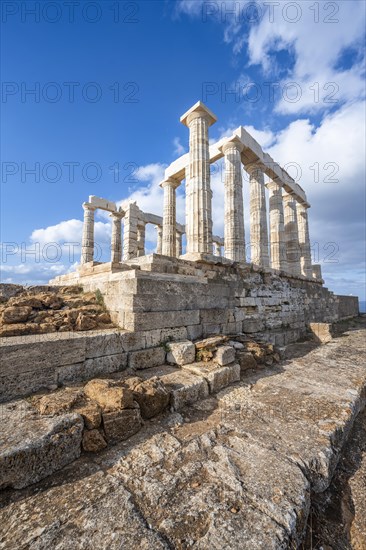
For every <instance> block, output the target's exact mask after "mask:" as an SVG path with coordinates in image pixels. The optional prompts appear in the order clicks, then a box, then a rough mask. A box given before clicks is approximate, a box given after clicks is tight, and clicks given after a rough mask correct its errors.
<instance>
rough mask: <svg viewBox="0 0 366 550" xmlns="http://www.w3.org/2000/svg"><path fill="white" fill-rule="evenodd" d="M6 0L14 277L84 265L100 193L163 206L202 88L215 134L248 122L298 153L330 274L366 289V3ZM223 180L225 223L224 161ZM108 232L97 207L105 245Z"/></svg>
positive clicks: (5, 128) (6, 139)
mask: <svg viewBox="0 0 366 550" xmlns="http://www.w3.org/2000/svg"><path fill="white" fill-rule="evenodd" d="M1 7H2V33H1V42H2V43H1V46H2V48H1V51H2V54H1V55H2V59H1V67H2V98H1V100H2V103H1V111H2V112H1V114H2V133H1V157H2V181H1V186H2V192H1V198H2V200H1V214H2V226H1V240H2V242H3V245H2V268H1V270H2V271H1V277H2V281H4V282H23V283H36V282H44V281H48V280H49V279H50V278H51V277H53V276H54V275H55V274H58V273H62V272H65V271H66V270H67V269H70V265H75V263H76V262H77V261H78V254H79V248H78V246H76V245H75V246H74V247H73V249H74V252H75V254H74V255H71V257H69V256H70V255H69V252H70V245H67V246H65V242H66V243H80V234H81V220H82V208H81V203H82V202H83V201H85V200H87V197H88V195H90V194H95V195H98V196H102V197H106V198H109V199H111V200H115V201H120V200H124V199H127V198H133V199H136V200H137V202H138V204H139V205H140V206H141V207H142V208H143V210H145V211H150V212H154V213H161V211H162V196H161V190H160V189H159V187H158V183H159V181H160V180H161V179H162V176H163V171H164V168H165V167H166V166H167V165H168V164H170V163H171V162H172V161H173V160H174V159H175V158H177V156H179V155H180V154H182V153H184V152H186V151H187V143H188V132H187V129H186V128H185V127H184V126H183V125H181V124H180V122H179V117H180V115H181V114H182V113H183V112H185V111H186V110H187V109H188V108H189V107H190V106H191V105H192V104H193V103H195V102H196V101H197V100H198V99H201V100H203V101H204V102H205V103H206V104H207V105H208V106H209V107H210V109H211V110H212V111H213V112H214V113H215V114H216V115H217V117H218V122H217V123H216V124H215V125H214V126H213V127H212V128H211V133H210V138H211V139H212V140H216V139H218V138H220V137H221V136H223V135H225V134H229V133H230V132H231V131H232V130H233V129H235V128H236V127H238V126H239V125H243V126H245V127H246V128H247V129H248V130H249V131H250V132H251V133H252V134H253V136H254V137H255V138H256V139H257V140H258V141H259V143H260V144H261V145H262V147H263V148H264V149H265V150H266V151H268V152H270V154H271V155H272V156H273V157H274V159H275V160H277V161H278V162H279V163H280V164H282V165H287V166H288V170H289V172H290V173H291V174H292V175H293V176H294V177H295V178H296V179H297V180H298V181H299V183H300V185H302V187H303V188H304V189H305V190H306V192H307V194H308V198H309V201H310V203H311V204H312V208H311V210H310V212H309V216H310V231H311V240H312V243H313V249H314V251H315V252H314V253H315V254H316V258H315V259H316V261H319V262H320V263H322V267H323V273H324V276H325V279H326V284H327V286H328V287H329V288H331V289H332V290H334V291H336V292H338V293H344V294H358V295H359V296H360V297H361V298H362V299H365V290H364V285H365V274H364V273H365V210H364V208H365V179H364V160H363V159H364V150H365V142H364V139H365V138H364V134H365V132H364V114H365V86H364V53H365V52H364V27H365V4H364V3H363V2H359V1H357V0H356V1H350V0H348V1H347V2H315V3H314V2H306V1H305V2H285V1H281V2H267V5H266V6H265V5H264V4H263V3H262V2H257V3H256V4H255V5H254V3H253V2H251V3H248V2H247V1H236V2H231V1H226V2H221V1H220V2H215V1H213V2H202V1H201V0H193V1H191V0H182V1H177V2H173V1H170V2H165V1H159V0H156V1H136V2H135V1H132V2H112V1H109V0H106V1H102V2H88V1H80V2H74V3H72V2H71V3H70V4H68V3H66V5H65V2H63V1H58V2H32V1H28V2H22V1H19V2H16V1H9V2H5V1H4V2H3V3H2V5H1ZM72 7H73V10H74V11H73V13H72V11H71V9H72ZM117 9H118V10H119V11H118V12H117ZM34 10H35V12H34ZM32 11H33V13H32ZM32 89H33V90H36V92H35V93H33V94H32V93H29V91H30V90H32ZM230 91H235V93H225V92H230ZM288 163H290V164H288ZM300 167H301V169H300ZM32 169H33V170H36V174H34V173H33V174H32V173H30V172H29V170H32ZM72 176H73V177H72ZM93 180H94V181H93ZM212 187H213V191H214V203H213V208H214V223H215V227H214V229H215V233H217V234H220V235H222V234H223V227H222V220H223V216H222V204H223V201H222V199H223V185H222V175H221V174H220V172H216V173H215V175H214V176H213V178H212ZM244 195H245V199H244V201H245V202H248V188H247V182H246V183H245V187H244ZM245 213H246V221H247V220H248V208H247V205H246V208H245ZM178 217H179V219H180V221H182V222H183V221H184V200H183V189H181V190H180V195H179V201H178ZM246 229H247V232H248V234H249V228H248V226H247V224H246ZM109 235H110V225H109V220H108V218H107V217H105V216H103V215H101V216H99V217H98V218H97V226H96V239H97V241H98V242H99V243H100V244H101V247H102V248H103V250H104V256H103V257H105V255H106V254H107V253H108V244H109ZM154 238H155V236H154V231H153V229H150V230H149V232H148V243H147V248H148V249H149V250H150V249H151V250H152V249H153V247H154ZM50 243H56V245H54V246H53V245H50ZM71 250H72V249H71ZM32 251H35V252H36V254H32V253H31V252H32ZM56 260H57V261H56Z"/></svg>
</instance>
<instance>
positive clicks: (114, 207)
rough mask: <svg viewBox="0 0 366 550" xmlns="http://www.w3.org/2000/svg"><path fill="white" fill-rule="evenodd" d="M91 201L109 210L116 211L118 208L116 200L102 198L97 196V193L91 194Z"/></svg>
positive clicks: (94, 204) (98, 206)
mask: <svg viewBox="0 0 366 550" xmlns="http://www.w3.org/2000/svg"><path fill="white" fill-rule="evenodd" d="M89 203H90V204H92V205H93V206H94V207H95V208H100V209H101V210H107V212H115V211H116V210H117V205H116V203H115V202H112V201H108V200H107V199H102V198H101V197H96V196H95V195H89Z"/></svg>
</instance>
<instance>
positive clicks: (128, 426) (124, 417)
mask: <svg viewBox="0 0 366 550" xmlns="http://www.w3.org/2000/svg"><path fill="white" fill-rule="evenodd" d="M103 426H104V431H105V434H106V437H107V441H109V442H116V441H124V440H125V439H128V438H129V437H131V436H132V435H134V434H135V433H137V432H138V431H139V430H140V428H141V426H142V420H141V415H140V410H139V409H125V410H122V411H115V412H105V413H103Z"/></svg>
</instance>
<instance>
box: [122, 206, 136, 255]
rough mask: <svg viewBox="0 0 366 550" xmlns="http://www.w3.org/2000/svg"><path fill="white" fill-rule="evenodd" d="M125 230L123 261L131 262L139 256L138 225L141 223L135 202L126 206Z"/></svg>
mask: <svg viewBox="0 0 366 550" xmlns="http://www.w3.org/2000/svg"><path fill="white" fill-rule="evenodd" d="M124 209H125V212H126V213H125V217H124V220H123V222H124V228H123V259H124V260H131V259H132V258H136V257H137V256H138V244H137V224H138V221H139V214H140V209H139V207H138V206H137V204H136V203H135V202H131V203H128V204H127V205H126V206H124Z"/></svg>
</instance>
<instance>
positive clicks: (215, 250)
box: [213, 242, 221, 256]
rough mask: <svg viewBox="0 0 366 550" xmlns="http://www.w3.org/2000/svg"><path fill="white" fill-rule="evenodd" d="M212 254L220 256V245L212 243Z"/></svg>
mask: <svg viewBox="0 0 366 550" xmlns="http://www.w3.org/2000/svg"><path fill="white" fill-rule="evenodd" d="M213 253H214V256H221V244H220V243H217V242H214V243H213Z"/></svg>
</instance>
